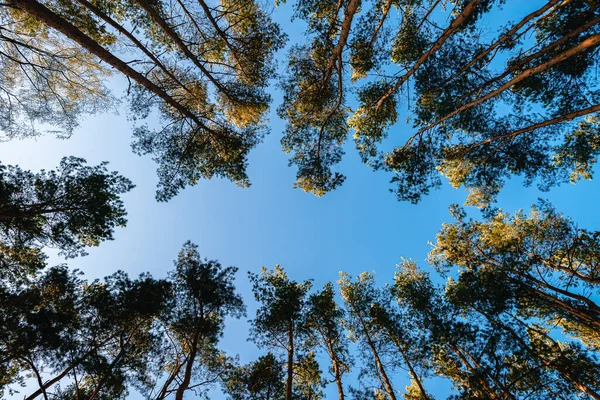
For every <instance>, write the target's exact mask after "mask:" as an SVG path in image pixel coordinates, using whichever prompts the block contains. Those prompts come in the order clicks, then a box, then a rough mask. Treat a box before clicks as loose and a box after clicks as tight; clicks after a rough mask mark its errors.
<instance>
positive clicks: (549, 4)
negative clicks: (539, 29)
mask: <svg viewBox="0 0 600 400" xmlns="http://www.w3.org/2000/svg"><path fill="white" fill-rule="evenodd" d="M560 1H563V2H564V3H566V1H565V0H550V1H549V2H547V3H546V4H545V5H544V6H543V7H542V8H540V9H538V10H536V11H534V12H532V13H531V14H529V15H527V16H526V17H525V18H523V19H522V20H521V21H520V22H519V23H518V24H516V25H515V26H513V27H512V28H511V29H510V30H509V31H508V32H506V33H505V34H504V35H502V36H501V37H500V38H499V39H498V40H496V41H495V42H494V43H493V44H492V45H490V46H489V47H488V48H487V49H485V50H484V51H482V52H481V53H479V54H477V56H475V57H473V59H472V60H471V61H469V62H468V63H467V64H466V65H464V66H463V67H462V68H461V69H460V70H459V71H457V72H456V73H454V74H452V75H451V76H450V77H449V78H447V79H445V80H444V82H442V83H441V84H440V86H445V85H446V84H448V82H450V81H452V80H453V79H454V78H456V77H457V76H459V75H460V74H462V73H463V72H465V71H466V70H468V69H469V68H471V67H472V66H473V65H475V63H476V62H477V61H479V60H481V59H483V58H484V57H485V56H487V55H488V54H490V53H491V52H492V51H494V50H495V49H496V48H498V47H499V46H500V45H501V44H502V43H505V42H507V41H509V40H511V39H512V37H513V35H515V34H516V33H517V32H518V31H519V29H521V28H522V27H523V26H525V24H527V23H528V22H529V21H531V20H532V19H534V18H537V17H539V16H540V15H542V14H544V13H545V12H546V11H548V10H549V9H550V8H551V7H552V6H554V5H555V4H557V3H558V2H560ZM567 1H568V0H567ZM564 3H563V4H564ZM542 19H544V18H542ZM542 19H540V20H538V21H536V22H534V23H533V24H532V25H531V26H530V27H528V28H527V29H526V30H525V32H527V30H529V29H531V27H533V26H535V25H536V23H539V22H540V21H541V20H542ZM519 36H521V35H519ZM492 59H493V57H492Z"/></svg>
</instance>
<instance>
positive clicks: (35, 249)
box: [0, 158, 600, 400]
mask: <svg viewBox="0 0 600 400" xmlns="http://www.w3.org/2000/svg"><path fill="white" fill-rule="evenodd" d="M1 182H2V189H3V190H2V192H1V193H2V195H3V197H2V202H1V203H0V204H1V207H0V209H1V210H2V214H0V215H1V216H2V218H1V219H0V222H1V223H2V229H3V231H2V232H3V237H2V246H3V249H4V248H6V249H8V250H7V251H2V253H1V254H2V265H1V267H2V268H1V269H0V271H1V272H2V277H3V278H2V279H1V280H0V305H1V306H0V326H1V327H2V331H3V335H2V337H0V377H1V379H0V390H2V391H4V392H6V393H9V394H14V393H15V392H17V391H18V390H19V388H18V387H19V386H24V387H28V388H30V386H29V385H26V383H27V381H28V378H30V379H31V380H33V381H34V382H37V388H35V389H33V392H32V393H29V394H28V397H27V399H34V398H36V397H40V396H43V397H44V398H45V399H48V398H50V397H51V396H52V397H56V398H62V399H73V398H76V399H83V398H86V399H104V398H106V399H109V398H110V399H115V398H125V397H126V396H127V395H128V394H129V392H130V391H131V390H133V389H135V390H138V391H140V392H141V393H143V394H144V396H146V397H147V398H150V399H156V400H159V399H166V398H169V397H174V398H175V399H176V400H182V399H183V398H184V395H185V394H186V393H188V392H190V391H193V392H194V393H195V394H196V395H197V396H200V397H203V398H208V397H209V395H210V390H212V389H214V388H215V387H216V386H220V387H221V388H222V390H223V391H225V392H226V393H227V395H228V396H230V398H232V399H235V400H242V399H273V400H276V399H285V400H292V399H313V400H317V399H320V398H323V397H324V388H325V386H326V385H327V383H328V382H330V383H335V385H336V388H337V391H338V395H339V398H340V399H342V400H343V399H345V398H346V397H348V396H351V397H352V398H356V399H370V398H374V399H390V400H395V399H398V398H400V396H403V398H404V399H406V400H412V399H420V400H429V399H432V398H433V396H432V395H431V394H430V392H429V391H428V390H427V386H428V384H429V378H431V377H438V378H446V379H448V380H450V381H451V382H452V384H453V386H454V388H455V392H456V394H455V395H453V398H456V399H459V398H460V399H471V398H492V399H517V398H534V399H547V398H549V397H551V396H559V398H579V397H580V396H582V395H587V396H589V397H591V398H594V399H600V394H599V392H600V386H599V384H600V383H599V381H598V379H597V377H598V376H600V360H598V354H597V353H598V351H600V324H599V322H598V321H599V320H600V305H598V303H597V296H598V287H597V285H598V283H599V282H600V270H599V265H600V233H599V232H590V231H586V230H581V229H578V228H577V226H576V225H575V224H574V223H573V222H572V221H570V220H569V219H567V218H565V217H564V216H562V215H561V214H559V213H557V212H556V211H555V210H554V209H553V208H552V207H551V206H550V205H548V204H546V203H540V204H539V205H538V206H537V207H535V208H534V209H533V211H532V214H531V215H530V216H527V215H525V214H524V213H517V214H516V215H514V216H510V215H506V214H504V213H503V212H501V211H500V212H498V213H497V214H496V215H491V216H490V217H489V218H488V219H487V220H484V221H472V220H467V219H466V216H465V213H464V211H462V210H461V209H460V208H458V207H454V208H453V209H452V211H453V214H454V216H455V217H456V222H454V223H452V224H446V225H444V227H443V229H442V231H441V232H440V233H439V235H438V238H437V243H436V244H435V247H434V248H433V250H432V252H431V253H430V262H431V263H432V264H433V265H435V266H436V267H437V268H438V269H439V271H440V272H441V273H442V274H447V275H449V276H450V278H449V280H448V282H447V283H446V285H445V288H441V287H439V286H436V285H435V284H434V283H433V282H432V280H431V279H430V278H429V276H428V274H426V273H424V272H423V271H421V270H419V269H418V268H417V266H416V265H415V264H414V263H413V262H410V261H405V262H403V263H402V264H401V265H400V266H399V267H398V271H397V272H396V275H395V277H394V282H393V284H391V285H386V286H384V287H378V286H377V285H376V283H375V279H374V276H373V274H371V273H363V274H360V275H359V276H358V277H356V278H355V279H353V278H352V277H351V276H349V275H348V274H346V273H342V274H341V277H340V280H339V282H338V285H339V295H340V296H341V301H339V300H338V299H337V293H336V291H335V289H334V285H333V284H331V283H328V284H326V285H325V286H324V287H323V288H322V289H321V290H318V291H316V292H312V284H311V282H310V281H305V282H296V281H294V280H291V279H290V278H289V277H288V276H287V274H286V272H285V271H284V270H283V269H282V268H281V267H279V266H276V267H275V268H274V269H272V270H269V269H266V268H263V270H262V272H261V273H260V274H252V273H251V274H250V281H251V282H252V284H253V292H254V296H255V299H256V301H257V302H258V303H259V308H258V309H257V311H256V315H255V317H254V319H253V320H252V321H251V323H252V330H251V340H253V341H254V342H255V343H256V344H257V345H259V347H261V348H264V349H267V350H269V353H267V354H265V355H264V356H261V357H259V358H258V360H256V361H254V362H251V363H249V364H246V365H240V364H239V362H238V360H237V357H232V356H230V355H227V354H226V353H225V352H224V351H223V350H221V349H220V348H219V341H220V338H221V337H222V335H223V332H224V329H225V323H226V319H227V318H228V317H233V318H240V317H242V316H244V315H245V307H244V304H243V301H242V298H241V296H240V295H239V294H238V293H236V290H235V286H234V279H235V273H236V271H237V269H236V268H235V267H227V268H224V267H222V266H221V264H220V263H218V262H217V261H211V260H206V259H202V258H201V257H200V254H199V252H198V250H197V246H196V245H194V244H192V243H190V242H188V243H186V244H185V245H184V246H183V248H182V250H181V251H180V253H179V255H178V257H177V259H176V260H175V269H174V271H173V272H171V273H170V274H169V275H168V278H167V279H155V278H152V277H151V276H150V275H148V274H143V275H141V276H140V277H139V278H137V279H131V278H129V277H128V276H127V275H126V274H125V273H123V272H117V273H115V274H113V275H111V276H109V277H107V278H105V279H104V280H103V281H100V280H97V281H94V282H91V283H89V282H87V281H85V280H83V279H82V278H81V277H80V274H79V273H78V272H77V271H69V269H68V268H67V267H66V266H64V265H62V266H56V267H52V268H47V269H42V268H43V267H44V266H45V260H44V257H43V253H42V252H41V251H42V248H43V247H44V246H55V247H57V248H59V249H61V250H62V251H63V252H64V254H66V255H67V256H75V255H78V254H82V253H83V252H84V246H86V245H95V244H97V243H98V242H100V241H101V240H104V239H110V238H112V232H113V228H114V226H116V225H118V224H123V223H124V222H125V220H124V216H125V214H124V210H123V206H122V202H121V200H120V199H119V196H118V195H119V194H121V193H122V192H124V191H127V190H129V189H130V188H131V183H130V182H129V181H127V180H126V179H125V178H122V177H120V176H119V175H117V174H116V173H108V172H107V171H106V167H105V165H104V164H102V165H100V166H97V167H88V166H86V165H85V164H84V162H83V160H80V159H74V158H70V159H65V160H63V162H62V163H61V166H60V168H59V170H58V171H50V172H41V173H39V174H37V175H36V174H32V173H29V172H26V171H22V170H20V169H19V168H17V167H3V168H2V180H1ZM36 257H37V258H36ZM31 260H34V261H31ZM30 261H31V262H30ZM351 346H355V347H354V349H355V350H356V351H353V349H352V348H351ZM357 358H358V359H359V361H360V363H358V362H357ZM324 360H325V364H327V365H328V371H329V375H330V377H331V378H327V377H326V375H325V374H324V373H323V370H322V366H323V365H324V364H323V362H324ZM356 364H359V366H360V368H359V375H360V379H359V382H360V384H359V385H358V386H354V385H348V384H347V382H345V380H347V379H346V378H347V376H348V373H349V372H350V371H351V369H352V367H353V366H354V365H356ZM402 371H408V374H409V378H410V385H409V386H407V388H406V390H405V392H404V393H403V394H401V391H400V390H399V389H398V387H397V380H398V378H397V377H398V376H399V373H401V372H402Z"/></svg>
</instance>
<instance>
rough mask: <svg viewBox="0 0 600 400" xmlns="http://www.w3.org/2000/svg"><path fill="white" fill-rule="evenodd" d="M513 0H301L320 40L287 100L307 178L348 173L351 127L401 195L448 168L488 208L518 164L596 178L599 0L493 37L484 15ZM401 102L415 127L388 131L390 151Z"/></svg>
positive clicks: (547, 9) (305, 54) (327, 182)
mask: <svg viewBox="0 0 600 400" xmlns="http://www.w3.org/2000/svg"><path fill="white" fill-rule="evenodd" d="M317 3H318V4H317ZM503 3H504V2H500V1H488V0H471V1H467V0H465V1H457V2H454V3H453V8H452V9H450V10H445V7H446V3H445V2H442V1H438V0H407V1H404V0H402V1H392V0H373V1H370V2H369V1H358V0H347V1H343V2H334V1H328V2H313V1H305V0H298V1H297V2H296V3H295V6H296V17H298V18H301V19H303V20H304V21H305V22H306V24H307V33H308V35H309V38H310V42H309V43H308V44H305V45H299V46H297V47H294V48H293V49H292V50H291V51H290V53H289V56H288V65H289V73H288V74H287V76H286V77H284V79H283V88H284V94H285V96H284V101H283V104H282V105H281V107H280V108H279V114H280V116H281V117H282V118H285V119H286V121H287V127H286V133H285V136H284V138H283V140H282V144H283V148H284V150H286V151H288V152H293V155H292V159H291V163H293V164H296V165H297V166H298V173H297V176H298V180H297V182H296V185H297V186H299V187H302V188H303V189H304V190H306V191H309V192H312V193H315V194H317V195H322V194H323V193H325V192H327V191H329V190H332V189H335V188H336V187H337V186H339V185H340V184H341V183H342V182H343V180H344V176H343V175H342V174H341V173H340V172H337V171H336V167H335V166H336V164H338V163H339V162H340V160H341V159H342V155H343V149H342V146H343V145H344V143H345V141H346V138H347V136H348V133H349V131H350V130H351V129H352V130H354V135H353V136H354V141H355V144H356V147H357V149H358V152H359V154H360V155H361V157H362V159H363V161H364V162H365V163H367V164H368V165H371V166H373V167H374V168H375V169H383V170H385V171H388V172H392V173H393V174H394V175H393V178H392V183H395V184H397V188H396V189H394V190H395V192H396V195H397V197H398V199H400V200H408V201H411V202H417V201H419V199H420V198H421V197H422V196H424V195H426V194H427V193H428V192H429V191H430V190H431V189H433V188H436V187H438V186H439V185H440V184H441V179H440V174H442V175H444V176H446V177H447V178H448V179H449V181H450V183H451V184H452V185H453V186H455V187H458V186H464V187H466V188H468V189H469V190H470V192H471V194H470V196H469V198H468V200H467V202H468V203H469V204H473V205H478V206H481V207H487V206H488V205H489V204H490V202H491V201H493V200H494V198H495V197H496V195H497V193H498V191H499V190H500V189H501V187H502V186H503V184H504V181H505V179H507V178H509V177H510V176H512V175H522V176H524V177H525V183H526V184H531V183H533V182H534V181H536V180H538V181H539V182H540V186H541V187H542V188H548V187H550V186H551V185H555V184H559V183H560V182H564V181H568V180H571V181H576V180H577V179H580V178H590V177H591V175H592V169H591V167H592V165H593V164H594V163H595V161H596V158H597V155H598V146H597V142H598V118H597V115H598V112H599V111H600V104H599V100H600V92H599V88H598V85H597V80H596V78H595V72H594V71H595V69H596V68H597V65H598V64H597V63H598V57H597V54H598V45H599V44H600V33H599V32H600V8H599V7H598V4H597V3H596V2H593V1H588V0H576V1H569V2H563V1H560V0H549V1H547V2H545V3H544V4H543V5H541V6H540V7H539V8H538V9H536V10H534V11H532V12H531V13H529V14H527V15H522V16H520V17H519V18H520V19H518V20H517V21H516V22H511V23H507V24H506V25H505V26H503V27H500V28H498V29H497V31H496V37H495V38H494V39H493V40H492V41H491V42H489V43H488V42H487V34H485V30H486V29H488V28H486V27H487V26H489V23H488V22H489V18H488V17H487V15H488V13H489V12H490V11H492V10H494V8H496V7H500V6H501V5H502V4H503ZM505 7H511V5H510V4H507V5H505ZM494 15H495V16H498V15H500V16H501V15H502V14H501V13H498V12H496V13H495V14H494ZM445 17H447V18H445ZM443 20H447V21H448V22H447V23H446V24H440V21H443ZM348 64H349V66H350V68H349V69H350V73H348V71H347V69H346V68H345V67H346V65H348ZM348 77H349V78H350V79H348ZM361 82H363V83H361ZM349 91H354V92H356V93H357V96H356V100H357V101H358V108H356V109H355V110H351V109H350V107H349V105H350V104H351V101H350V100H348V99H347V97H348V96H347V94H348V93H349ZM401 113H404V114H406V116H407V122H408V120H411V121H412V122H413V128H414V132H413V133H411V134H410V135H408V136H407V139H404V140H400V139H394V137H396V136H398V135H393V136H392V137H390V141H392V142H393V143H392V146H395V148H393V149H392V150H391V151H390V150H389V146H387V144H386V146H385V147H384V146H381V145H380V143H381V142H382V141H383V140H384V139H386V138H387V137H388V134H389V133H390V132H393V131H394V130H397V128H396V127H395V124H396V123H397V121H398V120H399V119H400V115H401ZM386 143H387V142H386Z"/></svg>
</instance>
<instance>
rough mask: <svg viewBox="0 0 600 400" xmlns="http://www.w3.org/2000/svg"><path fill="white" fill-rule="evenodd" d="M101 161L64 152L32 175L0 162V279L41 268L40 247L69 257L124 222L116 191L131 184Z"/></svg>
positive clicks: (81, 252)
mask: <svg viewBox="0 0 600 400" xmlns="http://www.w3.org/2000/svg"><path fill="white" fill-rule="evenodd" d="M106 165H107V163H102V164H100V165H98V166H95V167H92V166H88V165H86V164H85V160H83V159H80V158H75V157H69V158H64V159H63V160H62V161H61V163H60V166H59V167H58V169H57V170H50V171H44V170H42V171H41V172H39V173H37V174H36V173H32V172H29V171H24V170H22V169H20V168H19V167H18V166H5V165H0V248H1V249H2V253H1V254H0V279H2V280H5V279H17V278H23V277H24V276H25V275H26V274H27V273H32V272H34V271H36V270H39V269H40V268H42V267H43V266H44V265H45V256H44V255H43V253H42V252H41V250H42V248H44V247H53V248H57V249H59V250H60V254H62V255H64V256H66V257H75V256H77V255H85V254H86V252H85V247H87V246H97V245H99V244H100V242H102V241H104V240H112V238H113V233H114V228H115V227H118V226H124V225H125V224H126V223H127V219H126V218H125V216H126V212H125V208H124V206H123V201H122V200H121V197H120V195H121V194H123V193H126V192H128V191H129V190H131V189H132V188H133V187H134V186H133V185H132V184H131V182H130V181H129V180H128V179H126V178H124V177H122V176H121V175H119V174H118V173H116V172H109V171H108V170H107V169H106Z"/></svg>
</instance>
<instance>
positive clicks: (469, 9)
mask: <svg viewBox="0 0 600 400" xmlns="http://www.w3.org/2000/svg"><path fill="white" fill-rule="evenodd" d="M479 3H481V0H471V2H469V4H467V5H466V6H465V8H464V9H463V10H462V12H461V13H460V14H459V15H458V16H457V17H456V18H455V19H454V20H453V21H452V22H451V23H450V26H448V28H446V30H444V32H443V33H442V35H441V36H440V37H439V38H438V39H437V40H436V42H435V43H434V44H433V46H431V48H430V49H429V50H427V51H426V52H425V53H423V54H422V55H421V57H419V59H418V60H417V61H416V62H415V63H414V64H413V66H412V67H411V68H410V69H409V70H408V72H406V73H405V74H404V75H402V76H401V77H400V78H399V79H398V82H396V84H395V85H394V87H392V88H391V89H390V90H389V91H388V92H387V93H385V94H384V95H383V96H382V97H381V98H380V99H379V100H378V101H377V104H376V108H379V107H380V106H381V104H383V102H384V101H385V100H386V99H387V98H388V97H390V96H391V95H393V94H394V93H396V91H397V90H398V89H399V88H400V87H401V86H402V85H403V84H404V82H406V80H407V79H408V78H410V77H411V76H412V75H413V74H414V73H415V72H416V71H417V70H418V69H419V68H420V67H421V65H423V63H425V61H427V59H428V58H429V57H430V56H431V55H433V54H434V53H435V52H437V51H438V50H439V49H440V48H441V47H442V45H443V44H444V43H445V42H446V40H448V38H449V37H450V36H452V34H453V33H455V32H456V30H458V29H459V28H460V26H461V25H462V24H464V23H465V21H466V20H467V19H468V18H469V17H470V16H471V15H472V14H473V13H474V12H475V10H476V9H477V6H478V5H479Z"/></svg>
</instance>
